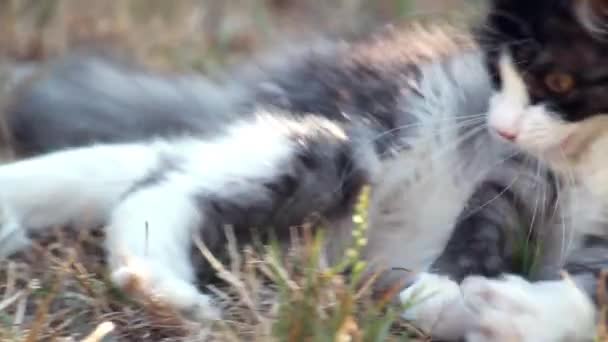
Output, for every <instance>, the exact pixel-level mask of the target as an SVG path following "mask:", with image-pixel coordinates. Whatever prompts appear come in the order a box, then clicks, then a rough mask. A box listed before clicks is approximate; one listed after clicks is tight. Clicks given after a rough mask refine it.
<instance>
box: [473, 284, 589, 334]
mask: <svg viewBox="0 0 608 342" xmlns="http://www.w3.org/2000/svg"><path fill="white" fill-rule="evenodd" d="M461 288H462V292H463V296H464V300H465V302H466V305H467V306H468V307H469V308H470V309H471V310H472V311H473V313H474V314H475V316H476V317H477V319H476V323H475V324H474V326H473V327H471V328H469V329H468V331H467V333H466V340H467V341H468V342H485V341H499V342H500V341H521V342H526V341H530V342H533V341H534V342H537V341H547V342H548V341H590V340H592V337H593V333H594V331H595V308H594V306H593V304H592V303H591V301H590V299H589V298H587V297H586V295H585V294H584V293H583V292H582V291H580V290H579V289H578V288H577V287H576V286H575V285H574V284H572V283H570V282H569V281H567V280H558V281H543V282H536V283H530V282H528V281H526V280H524V279H523V278H520V277H517V276H506V277H504V278H502V279H488V278H483V277H469V278H467V279H465V280H464V282H463V283H462V285H461Z"/></svg>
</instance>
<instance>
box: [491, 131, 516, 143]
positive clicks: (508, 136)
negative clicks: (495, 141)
mask: <svg viewBox="0 0 608 342" xmlns="http://www.w3.org/2000/svg"><path fill="white" fill-rule="evenodd" d="M496 134H498V135H500V136H501V137H502V138H503V139H505V140H508V141H515V139H517V133H515V132H513V131H507V130H502V129H497V130H496Z"/></svg>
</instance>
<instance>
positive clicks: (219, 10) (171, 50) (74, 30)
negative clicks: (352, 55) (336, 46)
mask: <svg viewBox="0 0 608 342" xmlns="http://www.w3.org/2000/svg"><path fill="white" fill-rule="evenodd" d="M482 2H483V0H176V1H167V0H117V1H99V0H0V58H4V59H5V60H6V59H8V60H13V61H15V60H16V61H23V62H26V61H38V60H42V59H45V58H48V57H51V56H56V55H60V54H62V53H65V52H66V51H69V50H70V49H73V48H76V47H82V46H103V47H105V48H107V47H108V46H111V47H112V48H113V49H115V50H120V51H123V52H127V53H128V54H130V55H133V56H136V57H137V58H139V59H143V60H145V61H146V62H147V63H150V64H153V65H155V66H158V67H170V68H180V69H181V68H188V69H192V68H193V69H196V70H198V71H203V72H206V71H209V70H213V69H214V68H217V67H219V66H222V65H226V64H230V63H233V62H236V61H238V60H239V59H241V58H245V57H247V56H250V55H251V54H253V53H255V52H256V51H259V50H260V49H264V48H266V47H268V46H269V45H270V46H271V45H275V44H281V43H283V42H286V41H289V42H290V43H292V44H293V43H294V42H296V43H297V40H298V39H305V38H307V37H311V36H314V35H317V34H329V33H334V34H341V35H345V34H357V33H360V32H364V31H367V30H370V29H374V28H377V27H379V26H380V25H384V24H387V23H393V24H399V23H402V22H405V21H408V20H411V19H424V18H430V17H432V18H435V19H436V18H437V17H450V16H456V17H458V16H462V15H463V14H465V13H470V12H471V8H474V7H475V6H476V5H478V4H479V3H482Z"/></svg>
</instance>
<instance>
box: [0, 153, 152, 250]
mask: <svg viewBox="0 0 608 342" xmlns="http://www.w3.org/2000/svg"><path fill="white" fill-rule="evenodd" d="M159 162H160V161H159V157H158V154H157V153H156V151H155V150H154V149H153V148H151V147H150V146H148V145H145V144H141V145H140V144H124V145H98V146H91V147H84V148H77V149H70V150H65V151H60V152H55V153H51V154H48V155H44V156H39V157H34V158H30V159H26V160H22V161H17V162H14V163H9V164H5V165H2V166H0V210H1V215H0V218H1V220H2V221H1V225H0V257H2V256H7V255H10V254H11V253H13V252H15V251H18V250H19V249H21V248H23V247H25V246H27V245H28V243H29V241H30V237H31V236H32V235H34V236H35V235H37V234H39V233H42V232H43V230H44V229H46V228H53V227H61V226H63V225H66V224H73V225H75V226H89V227H90V226H94V225H99V224H102V223H103V222H105V219H106V218H107V215H108V214H109V213H110V210H111V209H112V208H113V206H114V205H115V204H116V203H118V201H119V200H120V198H121V196H122V195H123V194H124V193H126V192H127V191H128V189H129V188H130V187H132V186H133V184H134V183H136V182H137V181H138V180H139V179H142V178H144V177H146V175H148V174H149V173H150V172H152V170H154V168H155V167H157V166H158V165H159Z"/></svg>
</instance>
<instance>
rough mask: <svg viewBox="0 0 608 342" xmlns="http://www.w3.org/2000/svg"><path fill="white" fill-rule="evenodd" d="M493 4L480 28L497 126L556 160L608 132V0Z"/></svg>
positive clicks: (500, 0)
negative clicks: (494, 87) (489, 74)
mask: <svg viewBox="0 0 608 342" xmlns="http://www.w3.org/2000/svg"><path fill="white" fill-rule="evenodd" d="M490 7H491V8H490V10H489V14H488V16H487V18H486V22H485V24H484V26H483V27H482V29H481V30H480V32H478V37H479V42H480V45H481V46H482V48H483V49H484V51H485V54H486V61H487V64H488V67H489V70H490V73H491V74H492V76H493V80H494V83H495V86H496V92H495V94H494V96H493V97H492V99H491V101H490V109H489V116H488V125H489V127H490V129H491V130H492V131H494V132H495V133H497V134H498V135H499V136H502V137H503V138H504V139H507V140H510V141H512V142H513V143H515V144H516V145H517V146H519V147H520V148H522V149H524V150H526V151H527V152H529V153H532V154H534V155H536V156H538V157H541V158H543V159H545V160H548V161H549V162H558V161H559V159H560V158H568V157H571V156H575V155H577V153H579V152H580V151H581V149H584V148H586V146H588V145H589V144H590V143H592V142H593V141H592V140H594V139H595V138H597V137H599V136H602V135H605V136H607V137H608V1H607V0H492V2H491V6H490ZM606 153H607V159H608V145H607V150H606Z"/></svg>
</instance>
